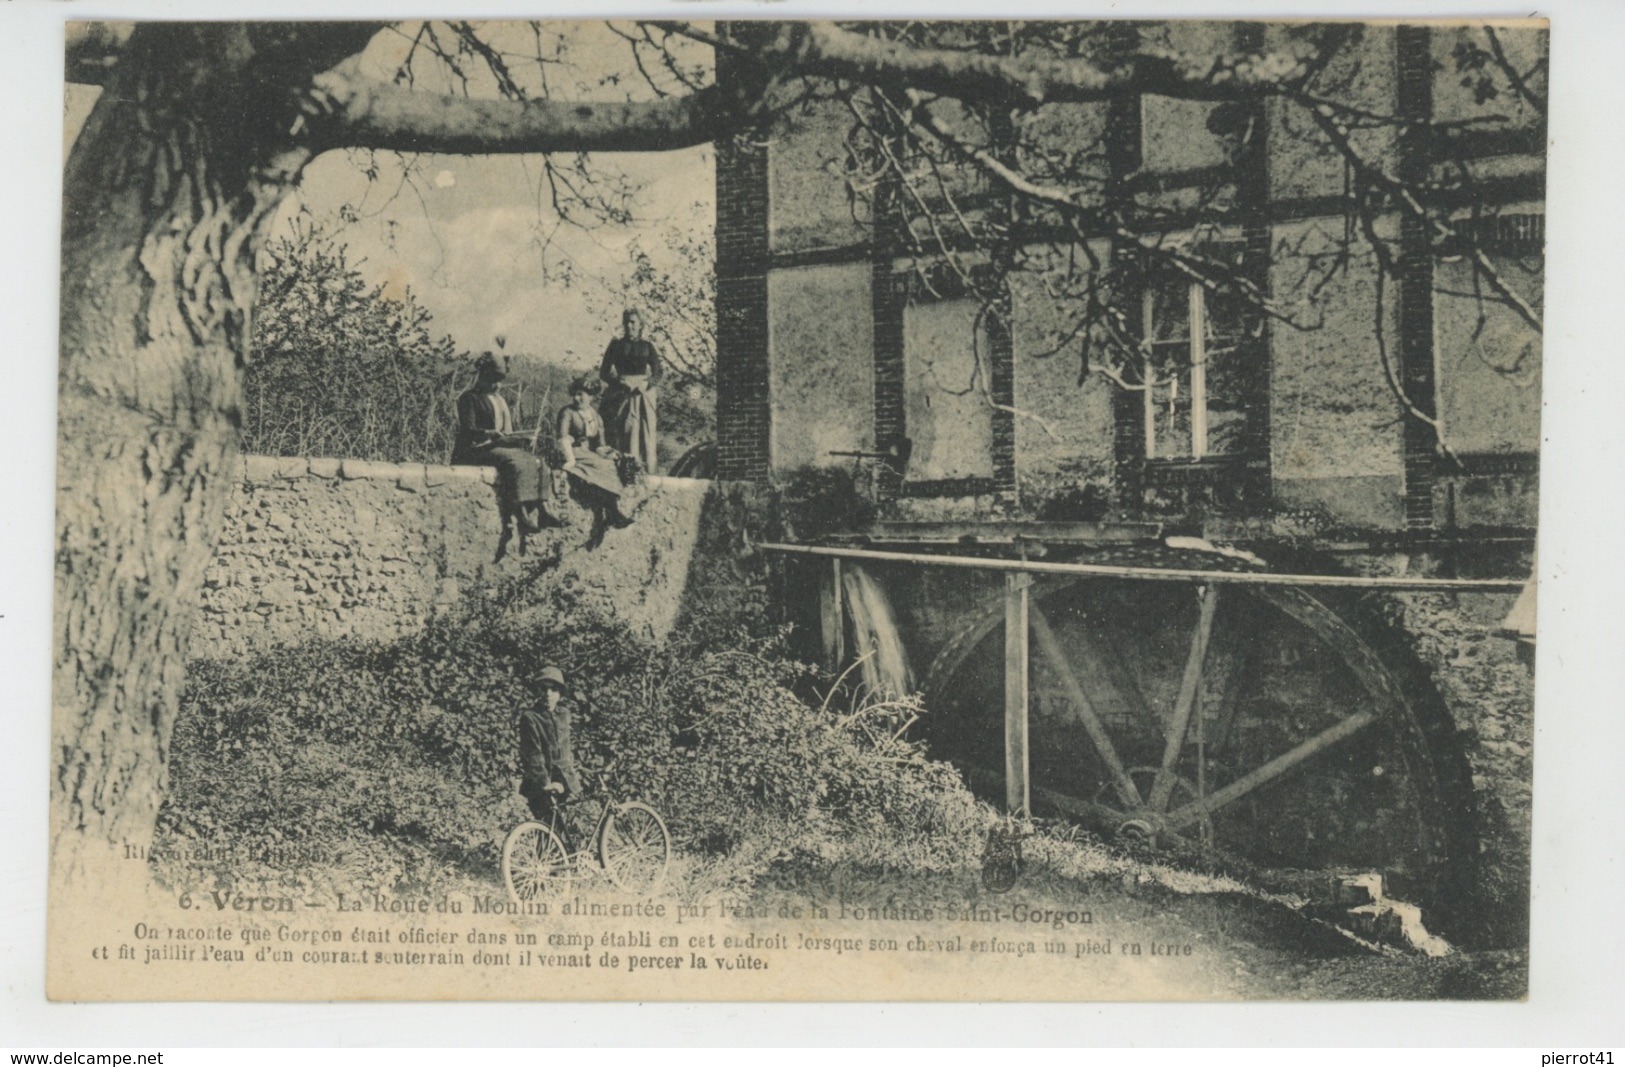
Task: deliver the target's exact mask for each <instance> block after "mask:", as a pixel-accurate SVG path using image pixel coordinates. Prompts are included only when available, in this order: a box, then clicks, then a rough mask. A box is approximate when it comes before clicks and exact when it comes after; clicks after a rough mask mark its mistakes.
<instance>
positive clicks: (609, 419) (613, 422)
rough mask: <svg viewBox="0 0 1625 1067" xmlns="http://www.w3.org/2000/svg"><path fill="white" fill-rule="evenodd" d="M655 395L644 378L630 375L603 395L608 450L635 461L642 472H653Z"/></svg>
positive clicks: (656, 392)
mask: <svg viewBox="0 0 1625 1067" xmlns="http://www.w3.org/2000/svg"><path fill="white" fill-rule="evenodd" d="M658 394H659V390H657V389H656V388H655V387H654V386H652V385H649V384H648V378H647V376H645V375H641V374H639V375H633V376H629V377H627V378H626V379H624V380H623V383H622V384H621V385H618V386H614V387H612V388H611V389H610V390H609V392H607V393H606V394H605V395H604V404H603V409H602V414H603V416H604V436H605V437H607V438H608V440H609V447H611V448H613V449H615V450H616V451H617V452H624V453H625V454H627V455H628V456H631V457H632V458H633V459H635V460H637V461H638V465H639V466H640V467H642V468H643V470H644V472H645V473H648V474H654V473H655V458H656V457H655V437H656V419H655V399H656V397H657V396H658Z"/></svg>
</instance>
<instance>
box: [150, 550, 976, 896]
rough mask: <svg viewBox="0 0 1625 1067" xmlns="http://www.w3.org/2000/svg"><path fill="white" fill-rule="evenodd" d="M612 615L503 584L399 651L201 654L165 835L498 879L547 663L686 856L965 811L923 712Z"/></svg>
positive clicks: (594, 738) (372, 883)
mask: <svg viewBox="0 0 1625 1067" xmlns="http://www.w3.org/2000/svg"><path fill="white" fill-rule="evenodd" d="M609 607H610V606H609V605H607V604H605V603H602V602H600V601H596V600H594V599H592V598H591V596H590V595H588V594H586V593H583V592H582V591H581V590H579V589H578V588H576V587H572V586H569V585H560V586H554V587H550V588H549V589H547V590H546V591H545V592H540V593H538V592H537V591H535V590H533V589H530V588H528V587H527V585H526V580H525V579H523V578H520V579H510V580H508V581H505V582H503V583H501V584H500V585H497V586H494V587H492V588H490V589H488V590H486V591H485V592H484V594H483V595H479V594H476V595H473V596H471V597H469V598H468V599H467V600H465V602H464V604H463V605H462V606H461V607H460V608H459V609H457V610H456V611H454V612H452V613H449V614H447V615H444V616H442V617H439V618H437V619H435V620H433V621H432V622H431V623H430V625H429V626H428V628H427V629H426V630H425V631H424V632H423V633H421V634H419V635H417V636H414V637H410V638H407V639H404V640H401V641H398V642H395V643H393V644H387V645H386V644H362V643H357V642H333V641H314V642H311V643H309V644H306V645H302V646H298V647H289V648H283V649H278V650H275V651H273V652H268V653H265V654H262V655H259V656H257V657H255V658H253V659H251V660H248V661H233V662H207V663H199V664H196V665H194V668H193V670H192V672H191V677H190V680H189V685H188V689H187V692H186V695H185V697H184V699H183V704H182V711H181V715H180V718H179V720H178V722H177V725H176V729H175V734H174V741H173V755H172V758H171V768H172V782H171V791H170V798H169V801H168V803H167V804H166V806H165V808H164V810H163V812H162V814H161V816H160V820H159V828H160V840H159V844H160V846H164V845H176V844H180V843H184V842H188V841H190V842H200V843H224V842H230V843H232V844H234V845H236V846H238V847H239V848H240V849H242V850H246V851H247V852H248V853H250V854H253V855H260V854H267V853H271V852H273V850H277V849H283V850H288V849H292V850H293V854H294V855H296V856H297V855H301V854H310V853H317V854H322V855H327V856H330V857H332V859H333V863H332V866H333V867H335V868H342V886H341V887H348V888H351V889H352V890H354V891H368V890H381V889H393V888H398V887H403V886H411V887H414V888H419V889H421V888H427V887H432V886H434V885H436V884H444V883H445V882H446V881H447V880H448V879H453V880H455V879H459V878H461V879H467V878H470V877H472V878H479V879H489V878H492V877H494V876H495V868H496V863H497V857H498V852H499V848H500V843H501V839H502V835H503V834H504V833H505V832H506V831H507V829H508V828H509V827H511V826H512V825H513V824H514V823H515V822H517V821H518V820H519V819H521V818H523V817H524V813H525V809H524V806H523V803H522V801H521V800H520V799H519V797H518V795H517V793H516V788H515V787H516V782H517V777H518V766H517V725H516V723H517V713H518V711H519V709H521V708H523V707H525V706H527V705H528V704H529V703H532V702H534V700H535V699H536V694H537V693H539V692H540V688H539V686H538V684H537V677H538V675H539V673H540V671H541V669H542V667H544V666H545V665H547V664H549V663H556V664H558V665H559V666H561V667H563V669H564V671H565V673H566V675H567V676H568V677H569V678H570V679H571V681H572V684H573V685H575V686H577V687H578V688H579V690H580V692H581V694H582V699H581V700H580V701H579V702H578V705H577V713H576V720H575V750H576V756H577V760H578V762H580V763H581V764H582V765H583V766H584V768H593V767H603V766H605V765H609V766H610V767H611V768H612V769H611V773H610V775H609V784H610V786H611V789H612V791H613V792H615V793H616V795H618V796H621V797H624V798H632V797H637V798H641V799H644V800H647V801H648V802H649V803H651V804H653V805H654V806H655V807H657V808H658V809H659V810H660V811H661V812H662V813H663V814H664V815H665V817H666V821H667V823H668V825H669V826H670V828H671V830H672V833H673V836H674V838H676V841H677V844H678V847H679V849H681V850H685V851H687V852H690V853H693V854H696V855H698V856H702V857H703V856H706V855H710V856H718V855H723V854H726V853H728V852H730V851H731V850H734V849H736V848H738V847H739V846H740V845H741V844H742V843H743V842H745V841H747V839H750V838H752V837H760V836H761V835H763V834H764V833H767V832H769V831H767V830H766V829H765V828H767V827H772V828H773V829H772V830H771V833H772V834H775V835H778V838H779V844H780V845H781V846H783V847H794V846H795V845H796V842H795V841H794V840H792V839H790V838H789V837H786V836H785V835H786V834H790V835H792V836H793V835H794V834H795V833H802V834H805V835H806V836H807V839H808V841H813V840H815V839H816V840H824V839H826V838H828V837H829V836H830V835H832V834H833V835H835V836H836V837H839V836H841V835H852V834H889V835H893V836H896V835H902V836H903V837H909V836H910V835H913V836H914V837H921V836H923V837H925V838H929V837H930V836H931V835H934V834H943V833H954V834H957V833H959V832H960V831H961V829H962V828H963V827H964V826H966V825H969V820H972V819H973V816H972V815H971V814H970V813H971V811H972V809H973V808H974V801H972V800H971V799H970V796H969V794H968V793H967V792H966V791H965V790H964V788H963V786H962V785H961V784H960V782H959V779H958V777H957V775H956V774H955V773H954V771H953V770H952V769H951V768H949V767H947V766H946V765H944V764H938V763H934V762H932V761H929V760H928V759H926V757H925V754H924V752H923V750H922V749H921V747H920V746H919V745H918V744H917V743H915V742H912V741H909V740H907V739H906V736H905V733H906V728H907V725H908V723H909V722H910V721H911V720H912V718H913V717H914V716H916V715H917V714H918V712H919V708H918V705H917V704H915V703H914V702H912V701H900V702H892V703H889V704H884V705H881V704H874V703H864V702H859V704H858V705H857V706H856V707H855V708H845V709H839V710H837V709H832V708H830V707H826V706H822V705H820V704H819V703H817V702H809V701H808V700H807V699H805V698H804V697H803V696H802V695H800V694H802V693H805V692H808V691H809V690H810V689H811V688H812V687H813V684H814V683H815V682H816V679H814V678H813V676H812V675H811V673H810V671H809V669H808V668H806V667H803V666H801V665H799V664H796V663H793V662H791V661H789V660H788V659H786V658H785V657H784V656H783V655H782V653H781V649H780V643H779V639H778V638H777V637H775V636H772V635H769V636H766V637H760V636H759V637H757V638H755V639H754V643H753V644H752V643H749V642H736V643H734V644H733V645H732V646H730V647H727V648H723V649H719V648H717V647H714V646H712V647H699V646H696V645H695V644H692V643H685V642H681V641H679V642H676V643H674V644H672V645H670V646H664V647H658V646H655V645H654V644H652V643H650V642H648V641H646V640H642V639H639V638H637V637H635V636H634V635H633V634H632V633H631V631H629V630H628V629H627V628H626V627H625V626H623V625H622V624H620V623H619V622H617V621H615V620H614V618H613V617H612V615H611V614H610V613H609ZM581 814H582V815H586V814H588V813H585V812H583V813H581ZM583 829H585V827H583ZM300 850H302V853H301V851H300ZM920 851H921V854H922V855H923V854H925V853H929V852H930V851H931V849H930V847H929V846H922V848H921V850H920ZM272 858H273V862H271V863H270V864H268V865H267V869H268V870H274V869H275V868H277V866H278V864H277V863H276V862H274V860H275V857H274V855H273V857H272ZM286 866H288V865H287V864H283V867H286ZM238 867H239V874H240V873H241V865H240V864H239V865H238Z"/></svg>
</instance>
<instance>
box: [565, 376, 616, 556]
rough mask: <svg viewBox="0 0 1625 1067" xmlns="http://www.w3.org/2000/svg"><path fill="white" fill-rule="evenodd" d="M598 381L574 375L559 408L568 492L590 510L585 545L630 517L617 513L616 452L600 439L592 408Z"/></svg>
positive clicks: (595, 542)
mask: <svg viewBox="0 0 1625 1067" xmlns="http://www.w3.org/2000/svg"><path fill="white" fill-rule="evenodd" d="M597 394H598V383H597V382H595V381H593V380H592V379H590V378H577V379H576V380H575V381H574V382H572V383H571V384H570V404H569V406H568V407H566V408H564V410H562V411H560V412H559V451H560V452H561V453H563V456H564V471H565V473H566V474H568V475H569V476H570V495H571V496H573V497H574V498H575V499H576V500H577V501H578V502H579V503H580V504H581V505H582V506H583V507H586V508H588V509H590V510H591V511H592V533H591V534H590V535H589V536H588V538H587V544H588V546H589V547H596V546H597V545H598V544H599V543H601V542H602V541H603V539H604V531H605V530H606V529H608V528H609V527H611V526H615V527H623V526H630V525H631V524H632V520H631V519H629V518H627V517H626V516H625V515H624V514H622V513H621V494H622V492H623V491H624V489H625V486H624V485H623V484H622V482H621V474H620V468H619V465H618V464H617V463H616V460H617V459H618V458H619V454H618V453H617V452H616V451H615V450H614V449H613V448H610V447H609V446H608V445H607V444H605V443H604V420H603V419H601V418H600V417H599V415H598V412H597V411H595V410H594V409H593V406H592V398H593V397H594V396H596V395H597Z"/></svg>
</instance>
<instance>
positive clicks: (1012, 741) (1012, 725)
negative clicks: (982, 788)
mask: <svg viewBox="0 0 1625 1067" xmlns="http://www.w3.org/2000/svg"><path fill="white" fill-rule="evenodd" d="M1031 586H1032V578H1031V576H1029V575H1026V574H1007V575H1005V579H1004V805H1005V808H1006V809H1007V810H1008V811H1009V812H1010V813H1011V814H1012V815H1028V814H1031V812H1032V787H1031V785H1030V783H1029V781H1028V777H1027V768H1028V760H1027V697H1028V692H1027V665H1028V657H1027V613H1028V597H1029V590H1030V588H1031Z"/></svg>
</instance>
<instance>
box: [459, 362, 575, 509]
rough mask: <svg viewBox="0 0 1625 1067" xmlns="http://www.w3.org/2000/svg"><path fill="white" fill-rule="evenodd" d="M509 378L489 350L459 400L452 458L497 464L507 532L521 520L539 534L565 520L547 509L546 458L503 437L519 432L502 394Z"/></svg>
mask: <svg viewBox="0 0 1625 1067" xmlns="http://www.w3.org/2000/svg"><path fill="white" fill-rule="evenodd" d="M507 376H508V375H507V373H506V372H505V371H504V370H503V369H502V367H501V366H499V365H498V364H497V358H496V356H494V355H492V354H491V353H489V352H485V353H482V354H481V355H480V358H479V359H477V360H475V361H474V384H473V386H472V387H470V388H469V389H468V390H466V391H465V392H464V393H463V394H462V395H461V396H459V397H458V398H457V439H456V442H455V443H454V444H453V446H452V450H451V462H452V465H453V466H471V467H495V468H496V472H497V483H496V490H497V507H498V510H499V511H500V512H501V515H502V528H503V530H505V531H506V530H507V529H508V524H509V523H510V522H512V521H514V520H517V521H518V523H519V526H520V529H522V530H523V531H524V532H525V533H537V532H538V531H540V530H541V529H542V527H544V526H557V525H559V521H558V520H557V519H555V518H554V517H553V516H552V515H551V514H549V513H548V510H547V501H548V496H549V489H550V487H549V485H548V479H547V478H544V477H543V476H542V465H541V461H540V460H538V459H537V458H536V456H534V455H532V454H531V453H530V452H529V451H528V450H526V449H523V448H511V447H505V445H504V440H503V439H504V438H506V437H508V436H510V435H511V434H512V433H513V415H512V414H511V413H510V412H509V411H508V402H507V401H506V400H504V399H502V397H501V396H500V395H498V393H497V384H498V383H499V382H501V381H502V380H503V379H504V378H506V377H507ZM527 512H529V514H527Z"/></svg>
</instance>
